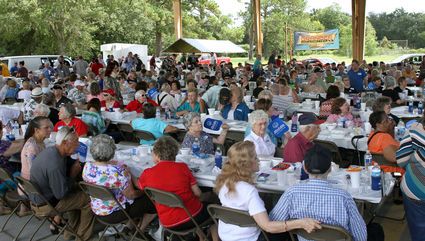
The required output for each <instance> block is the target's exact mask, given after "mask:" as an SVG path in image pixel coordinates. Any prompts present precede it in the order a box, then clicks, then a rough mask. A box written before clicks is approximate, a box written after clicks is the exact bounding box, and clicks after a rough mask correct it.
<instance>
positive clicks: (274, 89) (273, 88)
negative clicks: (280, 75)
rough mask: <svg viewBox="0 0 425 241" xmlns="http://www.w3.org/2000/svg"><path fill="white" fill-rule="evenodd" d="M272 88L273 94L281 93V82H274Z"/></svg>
mask: <svg viewBox="0 0 425 241" xmlns="http://www.w3.org/2000/svg"><path fill="white" fill-rule="evenodd" d="M270 90H271V92H272V94H273V95H279V93H280V86H279V84H273V85H272V86H270Z"/></svg>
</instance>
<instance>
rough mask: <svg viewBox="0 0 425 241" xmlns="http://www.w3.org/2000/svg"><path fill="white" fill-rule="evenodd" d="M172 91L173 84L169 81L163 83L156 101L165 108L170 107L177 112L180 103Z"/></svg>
mask: <svg viewBox="0 0 425 241" xmlns="http://www.w3.org/2000/svg"><path fill="white" fill-rule="evenodd" d="M170 91H171V86H170V85H169V84H168V83H164V84H162V86H161V93H160V94H159V95H157V96H156V103H158V105H159V106H161V108H163V109H165V108H167V107H168V108H169V110H170V111H172V112H175V111H176V110H177V107H178V104H177V101H176V99H175V98H174V97H173V95H171V94H170Z"/></svg>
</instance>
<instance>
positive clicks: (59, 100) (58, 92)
mask: <svg viewBox="0 0 425 241" xmlns="http://www.w3.org/2000/svg"><path fill="white" fill-rule="evenodd" d="M52 90H53V95H54V96H55V102H56V108H57V109H59V108H60V107H61V106H62V105H65V104H68V103H71V104H72V100H70V99H68V98H67V97H66V96H64V95H63V88H62V86H61V85H60V84H55V85H54V86H53V87H52Z"/></svg>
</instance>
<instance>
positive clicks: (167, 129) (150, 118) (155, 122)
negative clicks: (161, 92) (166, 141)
mask: <svg viewBox="0 0 425 241" xmlns="http://www.w3.org/2000/svg"><path fill="white" fill-rule="evenodd" d="M155 116H156V107H155V106H154V105H153V104H151V103H145V104H143V118H137V119H134V120H133V121H131V126H132V127H133V129H134V130H141V131H147V132H150V133H152V134H153V135H154V136H155V138H156V139H158V138H160V137H161V136H163V135H164V134H166V133H174V132H177V131H178V129H177V128H176V127H174V126H171V125H168V124H167V123H165V122H164V121H162V120H160V119H156V118H155ZM153 143H154V141H147V140H143V139H142V140H140V144H153Z"/></svg>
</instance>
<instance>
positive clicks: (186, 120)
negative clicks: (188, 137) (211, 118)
mask: <svg viewBox="0 0 425 241" xmlns="http://www.w3.org/2000/svg"><path fill="white" fill-rule="evenodd" d="M195 117H199V118H201V115H199V113H197V112H189V113H187V114H186V115H184V116H183V125H184V127H186V129H189V127H190V126H191V125H192V121H193V118H195Z"/></svg>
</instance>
